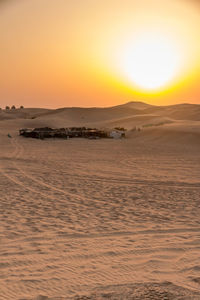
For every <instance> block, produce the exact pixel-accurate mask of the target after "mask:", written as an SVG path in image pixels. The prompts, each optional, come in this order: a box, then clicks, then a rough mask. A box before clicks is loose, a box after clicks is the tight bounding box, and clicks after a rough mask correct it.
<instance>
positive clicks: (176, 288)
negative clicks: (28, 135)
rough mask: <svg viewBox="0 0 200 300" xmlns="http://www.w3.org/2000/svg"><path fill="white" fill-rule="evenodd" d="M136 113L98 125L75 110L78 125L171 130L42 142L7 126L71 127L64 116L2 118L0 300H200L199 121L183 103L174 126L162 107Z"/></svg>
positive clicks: (107, 118) (112, 114) (106, 117)
mask: <svg viewBox="0 0 200 300" xmlns="http://www.w3.org/2000/svg"><path fill="white" fill-rule="evenodd" d="M118 109H119V110H120V108H118ZM137 109H138V108H137ZM142 109H143V110H141V114H140V115H139V116H138V115H131V111H130V113H128V112H127V111H126V113H124V111H120V112H119V113H118V116H117V117H116V111H115V110H114V112H111V111H112V109H110V110H111V111H106V110H105V111H104V120H103V121H101V115H100V116H99V118H97V119H98V122H94V120H93V121H92V120H91V119H92V116H91V115H90V113H89V115H88V114H85V115H84V116H83V115H81V116H80V111H81V109H80V110H79V111H78V112H76V114H77V116H76V121H77V123H79V124H84V122H85V123H86V124H94V125H96V124H97V123H98V124H101V125H102V126H103V125H104V127H108V124H116V125H122V124H123V126H125V125H127V128H129V129H131V128H133V127H134V126H135V125H140V126H141V125H144V124H148V123H149V124H156V122H158V123H159V122H161V121H160V120H164V121H166V120H170V121H171V122H172V123H170V124H166V125H161V126H150V127H146V128H145V129H143V130H142V131H141V132H135V131H129V132H128V134H127V135H128V138H127V139H125V140H110V139H108V140H107V139H102V140H86V139H71V140H59V139H55V140H54V139H52V140H48V139H46V140H43V141H41V140H35V139H25V138H22V137H19V136H18V132H17V130H18V129H19V128H20V127H24V126H27V127H30V125H33V126H37V125H38V126H40V125H41V124H42V125H51V126H53V125H54V126H57V125H59V126H61V125H63V126H65V125H66V126H69V125H70V124H73V123H76V122H75V121H73V119H72V118H71V119H70V118H67V115H66V114H65V112H66V109H64V110H63V111H64V112H63V111H62V113H61V115H62V116H60V113H57V112H52V111H46V112H45V114H44V111H35V116H36V119H30V118H31V117H32V116H33V110H29V112H28V113H27V115H26V119H25V118H24V116H23V115H19V112H18V116H15V115H14V117H13V118H12V119H11V118H10V120H6V119H9V118H5V113H4V112H3V114H4V117H3V118H2V120H1V121H0V190H1V197H0V198H1V200H0V215H1V217H0V299H2V300H12V299H15V300H16V299H21V300H22V299H24V300H25V299H38V300H39V299H41V300H42V299H140V300H143V299H156V300H164V299H165V300H167V299H168V300H176V299H180V300H182V299H184V300H188V299H191V300H193V299H195V300H197V299H198V300H199V299H200V292H199V291H200V156H199V151H200V121H199V120H198V114H195V112H194V113H193V115H194V117H193V119H192V120H191V117H190V116H189V117H188V115H187V111H189V110H188V108H187V107H186V108H185V110H186V111H184V120H180V119H179V120H178V119H173V118H172V116H171V115H170V114H169V113H166V114H164V113H163V110H162V112H159V114H158V113H155V111H153V112H152V111H150V112H149V114H147V113H146V117H145V118H144V111H145V109H144V107H143V106H142ZM147 109H149V108H147ZM150 109H152V108H150ZM173 109H176V110H177V111H176V113H175V112H173V114H175V115H176V116H177V115H179V111H178V109H179V108H177V107H176V108H173ZM193 109H194V108H193ZM196 109H197V110H198V109H199V107H198V106H197V108H196ZM25 112H26V110H25ZM81 113H83V112H81ZM13 114H14V113H13ZM38 114H40V116H39V117H37V115H38ZM41 114H42V115H41ZM63 114H64V116H63ZM67 114H69V112H67ZM74 114H75V113H74ZM96 114H98V110H97V112H96ZM100 114H101V113H100ZM106 114H107V115H106ZM82 117H84V119H82ZM0 118H1V113H0ZM74 118H75V117H74ZM127 119H128V121H127ZM126 121H127V123H126ZM64 122H65V123H64ZM92 122H93V123H92ZM152 122H154V123H152ZM47 123H48V124H47ZM79 124H77V125H79ZM110 126H111V125H110ZM125 127H126V126H125ZM8 132H9V133H10V134H11V135H12V136H13V137H12V138H11V139H10V138H8V137H7V133H8Z"/></svg>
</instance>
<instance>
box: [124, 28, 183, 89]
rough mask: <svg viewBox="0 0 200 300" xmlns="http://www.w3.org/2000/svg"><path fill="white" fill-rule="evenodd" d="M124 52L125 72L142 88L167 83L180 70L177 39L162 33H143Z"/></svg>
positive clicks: (152, 87) (161, 85)
mask: <svg viewBox="0 0 200 300" xmlns="http://www.w3.org/2000/svg"><path fill="white" fill-rule="evenodd" d="M124 53H125V55H124V59H123V69H124V72H125V73H126V75H127V76H128V78H129V80H131V81H132V82H133V83H134V84H135V85H137V86H138V87H140V88H142V89H147V90H154V89H158V88H161V87H163V86H165V85H167V84H168V83H169V82H170V81H171V80H172V79H173V78H174V77H175V76H176V74H177V72H178V70H179V64H180V53H179V51H178V49H177V47H176V44H175V41H172V40H171V41H170V39H168V38H166V37H164V36H162V35H154V34H145V35H142V36H140V37H139V38H137V39H136V40H135V41H134V42H133V43H132V44H131V45H129V46H128V47H127V48H126V51H124Z"/></svg>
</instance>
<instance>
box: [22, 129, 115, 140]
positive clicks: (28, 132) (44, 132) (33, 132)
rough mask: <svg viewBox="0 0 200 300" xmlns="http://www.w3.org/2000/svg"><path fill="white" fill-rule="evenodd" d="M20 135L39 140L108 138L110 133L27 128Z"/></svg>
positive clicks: (91, 130)
mask: <svg viewBox="0 0 200 300" xmlns="http://www.w3.org/2000/svg"><path fill="white" fill-rule="evenodd" d="M19 135H21V136H24V137H31V138H37V139H44V138H74V137H76V138H78V137H82V138H89V139H98V138H108V137H110V136H109V133H108V132H107V131H103V130H99V129H96V128H86V127H68V128H50V127H43V128H25V129H20V130H19Z"/></svg>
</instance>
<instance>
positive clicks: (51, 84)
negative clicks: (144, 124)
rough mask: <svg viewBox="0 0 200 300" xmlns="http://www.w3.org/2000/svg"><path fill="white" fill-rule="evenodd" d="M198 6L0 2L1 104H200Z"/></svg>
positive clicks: (178, 2) (145, 1)
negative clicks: (130, 102) (0, 44)
mask: <svg viewBox="0 0 200 300" xmlns="http://www.w3.org/2000/svg"><path fill="white" fill-rule="evenodd" d="M199 28H200V5H199V3H198V1H194V0H193V1H189V0H173V1H172V0H163V1H162V3H160V1H158V0H141V1H138V0H124V1H116V0H115V1H114V0H108V1H105V0H102V1H95V3H94V1H92V0H85V1H80V0H77V1H66V0H57V1H55V0H43V1H40V0H26V1H25V0H21V1H16V0H4V1H0V35H1V40H2V49H1V52H0V60H1V73H0V106H1V107H3V106H5V105H16V106H19V105H24V106H26V107H46V108H47V107H49V108H51V107H52V108H56V107H70V106H71V107H72V106H74V107H75V106H79V107H81V106H82V107H94V106H96V107H106V106H113V105H118V104H121V103H124V102H129V101H132V100H138V101H144V102H147V103H149V104H154V105H170V104H177V103H185V102H187V103H197V104H200V89H199V80H200V39H199Z"/></svg>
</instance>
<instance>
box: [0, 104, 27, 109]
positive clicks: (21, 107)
mask: <svg viewBox="0 0 200 300" xmlns="http://www.w3.org/2000/svg"><path fill="white" fill-rule="evenodd" d="M23 108H24V106H23V105H21V106H20V107H19V109H23ZM10 109H17V108H16V107H15V105H12V106H11V107H10V106H8V105H6V106H5V110H10ZM0 110H1V108H0Z"/></svg>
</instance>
